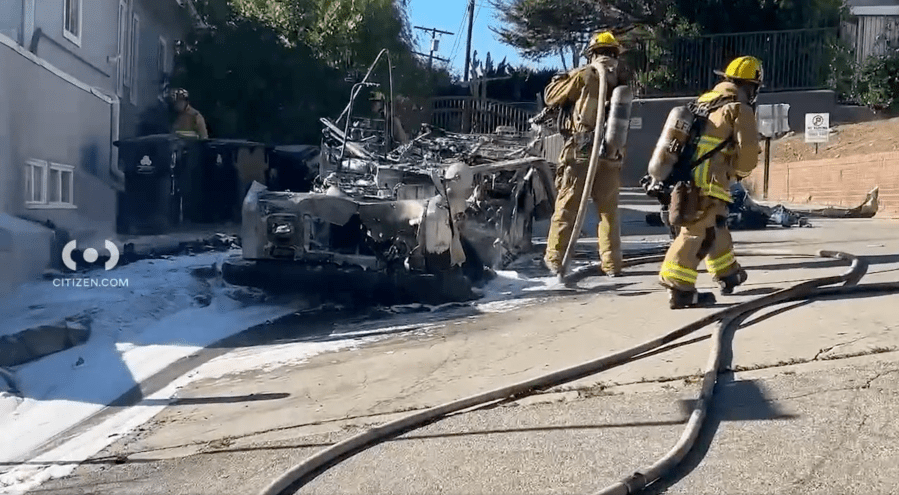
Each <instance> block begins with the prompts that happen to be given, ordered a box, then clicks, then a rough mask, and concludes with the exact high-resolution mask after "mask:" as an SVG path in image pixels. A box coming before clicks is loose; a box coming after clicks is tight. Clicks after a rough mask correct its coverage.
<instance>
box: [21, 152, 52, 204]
mask: <svg viewBox="0 0 899 495" xmlns="http://www.w3.org/2000/svg"><path fill="white" fill-rule="evenodd" d="M48 168H49V165H48V164H47V162H44V161H41V160H28V162H27V163H26V164H25V204H27V205H29V206H31V205H42V204H46V203H47V189H46V180H45V178H46V177H47V169H48Z"/></svg>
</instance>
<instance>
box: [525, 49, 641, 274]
mask: <svg viewBox="0 0 899 495" xmlns="http://www.w3.org/2000/svg"><path fill="white" fill-rule="evenodd" d="M623 52H624V50H623V47H622V46H621V44H620V43H619V42H618V40H617V39H615V36H614V35H613V34H612V33H610V32H602V33H597V34H596V35H594V36H593V38H592V39H591V40H590V44H589V45H588V46H587V49H586V51H585V55H586V56H587V57H588V60H589V63H588V64H587V65H584V66H582V67H578V68H576V69H574V70H572V71H570V72H568V73H567V74H560V75H558V76H556V77H555V78H553V80H552V81H551V82H550V84H549V85H548V86H547V87H546V90H545V91H544V99H545V102H546V105H547V107H548V108H559V109H561V121H560V123H559V127H560V130H561V133H562V135H563V137H564V138H565V142H564V144H563V147H562V153H561V155H560V157H559V167H558V170H557V171H556V189H557V191H558V194H557V199H556V206H555V211H554V212H553V216H552V220H551V223H550V228H549V235H548V237H547V242H546V253H545V254H544V257H543V261H544V264H545V265H546V268H547V269H549V270H550V271H551V272H553V273H554V274H559V272H560V270H561V269H562V259H563V257H564V256H565V250H566V249H567V247H568V243H569V240H570V239H571V236H572V234H573V232H572V230H573V229H574V223H575V220H576V217H577V211H578V206H579V205H580V201H581V198H582V196H583V194H584V186H585V184H584V183H585V181H586V176H587V168H588V166H589V163H590V154H591V151H592V148H593V133H594V127H595V124H596V122H595V121H596V110H597V108H596V105H597V103H598V99H599V77H600V74H601V72H600V71H603V70H604V69H603V67H605V77H606V78H607V92H606V96H605V100H606V101H605V103H606V104H608V102H609V99H610V98H611V95H612V90H613V89H615V87H617V86H619V85H623V84H626V83H627V82H628V80H629V79H630V78H629V76H628V75H626V73H625V69H624V67H623V64H620V63H619V56H620V55H621V54H622V53H623ZM606 115H608V113H607V114H606ZM603 158H607V159H603ZM608 158H614V159H608ZM620 158H621V157H600V161H599V168H598V169H597V171H596V177H595V180H594V182H593V184H592V191H591V196H592V199H593V202H594V203H595V205H596V207H597V210H598V212H599V216H600V223H599V255H600V259H601V261H602V269H603V272H604V273H605V274H606V275H608V276H610V277H617V276H619V275H621V268H622V266H621V227H620V224H619V218H618V189H619V186H620V183H621V159H620Z"/></svg>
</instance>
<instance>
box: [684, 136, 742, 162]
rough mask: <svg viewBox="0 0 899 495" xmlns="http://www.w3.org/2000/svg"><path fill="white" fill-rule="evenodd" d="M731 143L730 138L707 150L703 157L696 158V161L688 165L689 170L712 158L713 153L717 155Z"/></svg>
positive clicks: (731, 139)
mask: <svg viewBox="0 0 899 495" xmlns="http://www.w3.org/2000/svg"><path fill="white" fill-rule="evenodd" d="M731 141H733V138H732V137H729V138H727V139H725V140H724V141H721V142H720V143H718V146H715V147H714V148H712V149H711V150H709V151H708V152H707V153H706V154H704V155H702V156H701V157H699V158H697V159H696V160H694V161H693V163H691V164H690V168H693V167H696V166H698V165H699V164H700V163H702V162H704V161H706V160H708V159H709V158H711V157H712V155H714V154H715V153H718V152H719V151H721V150H723V149H724V148H725V147H726V146H727V145H729V144H730V143H731Z"/></svg>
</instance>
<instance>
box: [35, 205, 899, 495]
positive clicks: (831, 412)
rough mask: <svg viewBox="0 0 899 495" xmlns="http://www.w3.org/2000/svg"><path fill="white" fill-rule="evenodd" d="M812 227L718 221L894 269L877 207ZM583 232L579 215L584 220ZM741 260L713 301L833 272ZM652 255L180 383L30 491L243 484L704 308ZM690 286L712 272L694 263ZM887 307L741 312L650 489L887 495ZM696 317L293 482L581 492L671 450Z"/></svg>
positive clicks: (891, 403)
mask: <svg viewBox="0 0 899 495" xmlns="http://www.w3.org/2000/svg"><path fill="white" fill-rule="evenodd" d="M635 211H637V210H635ZM628 218H629V217H628V216H625V222H626V224H625V226H624V231H625V233H628V232H630V236H631V238H634V237H643V238H647V237H651V235H653V234H651V233H646V232H645V231H642V230H640V229H641V227H640V226H636V225H630V226H628V225H627V222H628ZM630 218H635V215H631V217H630ZM640 218H641V219H642V216H640ZM815 225H816V227H815V228H811V229H778V228H775V229H769V230H767V231H764V232H735V233H734V238H735V240H736V242H737V250H738V252H739V251H740V250H744V251H745V250H747V249H776V250H778V251H784V250H791V251H795V252H798V253H813V252H815V251H816V250H817V249H821V248H823V247H826V248H828V249H841V250H845V251H848V252H850V253H853V254H857V255H865V256H868V257H869V260H870V261H871V265H870V267H869V270H868V272H869V275H867V276H866V277H865V278H864V279H863V281H862V283H869V282H883V281H893V280H895V279H896V272H897V271H899V255H897V254H896V252H895V246H899V229H896V224H895V222H891V221H884V220H818V221H816V222H815ZM585 230H587V231H594V230H593V226H592V225H590V224H589V222H588V225H587V227H585ZM635 231H636V233H635ZM640 232H642V233H640ZM626 239H627V238H626ZM870 239H877V241H876V242H877V244H872V241H871V240H870ZM584 242H585V243H591V245H592V242H593V241H591V240H585V241H584ZM887 246H890V247H887ZM534 260H539V254H535V256H534ZM532 261H533V260H532ZM740 261H741V263H743V264H744V265H745V266H746V267H747V269H748V270H749V275H750V278H749V281H748V283H747V284H746V286H745V287H744V288H742V290H743V294H742V295H741V293H740V292H739V291H738V293H737V294H735V295H734V296H733V297H730V298H727V299H725V298H719V301H720V302H730V301H733V302H742V301H745V300H748V299H749V298H750V297H754V296H757V295H760V294H765V293H770V292H771V291H773V290H776V289H779V288H782V287H785V286H788V285H791V284H794V283H797V282H799V281H804V280H808V279H810V278H813V277H820V276H826V275H833V274H837V273H840V272H842V271H845V270H846V266H845V264H844V263H840V262H832V261H826V260H820V259H812V258H799V257H794V256H774V257H772V256H757V257H746V256H743V257H740ZM534 262H535V263H539V261H534ZM657 269H658V266H657V265H646V266H638V267H634V268H632V269H630V270H628V273H627V275H628V276H627V277H625V278H623V279H618V280H616V281H614V284H616V285H617V284H626V285H624V286H623V287H619V288H618V289H617V290H614V291H603V290H596V289H597V288H600V289H601V288H602V287H603V286H604V284H607V285H611V284H613V282H610V281H607V280H605V279H599V278H597V277H590V278H587V279H585V280H583V281H581V282H580V290H577V291H566V292H564V293H558V294H555V295H554V294H552V291H541V293H540V294H541V295H540V297H538V298H536V299H534V300H532V301H530V303H529V304H528V305H525V306H523V307H520V308H518V309H516V310H514V311H509V312H505V313H485V314H459V315H456V316H453V317H449V316H448V317H447V318H446V320H445V321H444V322H442V323H444V325H441V326H439V327H433V328H432V329H431V330H429V331H428V332H424V333H421V332H418V333H416V332H410V333H407V334H398V335H395V336H393V337H392V338H390V339H386V340H382V341H379V342H376V343H372V344H369V345H366V346H362V347H360V348H356V349H352V350H346V351H339V352H336V353H329V354H322V355H319V356H316V357H313V358H311V359H309V360H308V361H307V362H305V363H301V364H291V365H285V366H281V367H276V368H274V369H269V370H266V371H264V372H263V371H258V372H249V373H246V372H245V373H240V374H233V375H228V376H224V377H222V378H219V379H216V380H205V381H199V382H195V383H193V384H192V385H190V386H188V387H185V388H184V389H181V390H180V391H179V394H178V396H179V397H180V398H198V399H203V398H207V399H213V400H207V401H199V402H206V403H194V404H185V405H173V406H169V407H167V408H166V409H165V410H163V411H162V412H161V413H160V414H158V415H157V416H156V418H154V419H153V420H152V421H151V422H150V423H149V424H147V425H144V427H143V428H141V430H139V431H137V432H134V433H132V434H129V435H126V436H124V437H123V438H121V439H120V440H118V441H117V442H116V443H114V444H113V445H112V446H110V447H109V448H108V449H106V451H104V452H102V453H100V454H98V455H97V456H95V458H94V459H93V460H92V461H89V462H87V463H85V464H83V465H82V466H80V467H79V468H78V469H77V470H76V471H75V472H74V473H73V474H72V475H71V476H70V477H68V478H65V479H62V480H54V481H51V482H48V483H47V484H45V485H44V486H43V487H42V488H41V489H40V490H37V491H34V492H33V493H61V494H73V495H81V494H83V495H86V494H106V493H109V494H113V493H114V494H130V493H134V494H137V493H183V494H198V495H199V494H207V493H249V494H252V493H256V492H258V491H259V490H260V489H261V488H262V487H263V486H265V485H266V484H267V483H268V482H269V481H271V480H272V479H274V478H275V477H277V476H278V475H280V474H281V473H282V472H283V471H284V470H286V469H288V468H289V467H291V465H292V464H293V463H295V462H298V461H300V460H302V459H303V458H305V457H307V456H309V455H311V454H312V453H314V452H316V451H317V450H318V449H321V448H322V447H323V446H325V445H327V444H329V443H331V442H335V441H339V440H341V439H343V438H346V437H347V436H349V435H350V434H352V433H354V432H357V431H358V429H359V428H361V427H364V426H365V425H375V424H379V423H382V422H384V421H386V420H389V419H392V418H394V417H397V415H398V414H399V413H401V412H403V411H410V410H415V409H421V408H424V407H429V406H434V405H437V404H440V403H443V402H447V401H450V400H453V399H456V398H459V397H463V396H467V395H471V394H473V393H476V392H481V391H485V390H488V389H492V388H496V387H499V386H503V385H508V384H511V383H513V382H517V381H521V380H524V379H527V378H532V377H535V376H537V375H541V374H544V373H546V372H549V371H555V370H557V369H560V368H564V367H568V366H571V365H574V364H577V363H580V362H584V361H587V360H590V359H594V358H596V357H598V356H601V355H605V354H609V353H610V352H613V351H616V350H620V349H623V348H626V347H630V346H632V345H635V344H637V343H640V342H643V341H645V340H648V339H650V338H653V337H655V336H657V335H658V334H660V333H662V332H665V331H669V330H671V329H673V328H674V327H676V326H680V325H683V324H686V323H688V322H690V321H692V320H694V319H697V318H699V317H701V316H703V315H704V314H706V313H707V312H708V311H709V310H686V311H679V312H671V311H670V310H668V309H667V304H666V301H665V294H664V292H663V291H662V290H661V289H660V287H658V285H657V284H656V282H655V273H656V270H657ZM699 284H700V286H701V287H703V288H707V289H711V288H712V287H713V285H712V283H711V280H710V279H709V277H708V276H707V275H701V276H700V281H699ZM747 293H748V294H750V295H747ZM624 296H628V297H624ZM896 301H899V296H897V295H877V296H865V297H854V298H851V299H835V298H831V299H827V300H824V299H821V300H814V301H811V302H803V303H787V304H782V305H778V306H774V307H770V308H767V309H766V310H764V311H761V312H759V313H756V314H755V315H754V316H752V317H751V318H750V319H748V320H747V321H746V322H744V324H743V325H742V327H741V328H740V330H738V331H737V332H736V334H735V335H734V337H733V342H732V345H731V346H730V352H728V353H727V354H728V355H727V357H726V359H725V364H726V368H727V369H730V370H734V372H726V373H722V374H721V375H720V376H719V385H718V388H717V389H716V390H717V392H716V400H715V405H714V407H713V410H712V411H711V413H710V417H711V420H710V426H709V427H708V428H706V430H705V431H704V432H703V434H702V435H701V438H700V441H699V442H698V446H697V449H696V451H695V453H693V454H691V456H690V457H688V459H687V460H686V461H685V462H684V467H683V468H682V470H681V472H680V473H679V474H678V475H677V476H675V478H673V479H670V480H665V481H663V482H662V483H661V484H660V485H659V486H657V487H656V488H654V490H656V492H658V493H661V490H662V489H663V488H665V489H667V490H668V491H667V492H665V493H691V494H699V493H702V494H705V493H709V494H711V493H728V494H742V493H746V494H750V493H752V494H755V493H803V494H806V493H816V494H817V493H820V494H825V493H826V494H832V493H840V494H854V493H859V494H861V493H865V494H872V493H893V492H895V490H894V488H893V487H895V486H896V484H897V482H899V452H897V450H899V448H897V446H896V439H899V426H897V425H899V424H897V423H896V422H895V421H894V418H895V417H896V414H897V412H899V401H897V397H899V385H897V383H899V374H897V373H899V364H897V363H899V359H897V356H899V353H897V352H896V351H897V349H899V332H897V329H899V309H897V305H896V304H895V303H896ZM433 317H434V316H433V315H427V318H431V319H433ZM406 318H407V319H406V320H405V321H404V324H407V323H408V324H411V323H415V321H414V320H415V318H418V316H416V315H411V316H409V315H407V316H406ZM421 318H425V316H421ZM427 323H433V321H430V320H429V321H428V322H427ZM386 324H387V323H385V325H386ZM335 330H339V329H337V328H335ZM711 330H712V328H711V327H708V328H706V329H704V330H702V331H699V332H697V333H695V334H692V335H689V336H687V337H685V339H682V340H683V341H688V342H691V343H689V344H688V345H682V343H681V342H676V343H674V344H672V345H670V346H668V348H667V350H666V352H664V353H660V354H656V355H652V356H649V357H645V358H642V359H639V360H637V361H635V362H632V363H630V364H628V365H625V366H622V367H618V368H615V369H612V370H609V371H607V372H604V373H601V374H598V375H594V376H591V377H587V378H584V379H581V380H578V381H576V382H572V383H569V384H566V385H564V386H562V387H558V388H556V389H553V390H550V391H547V392H546V393H543V394H540V395H537V396H533V397H528V398H524V399H522V400H520V401H518V402H516V403H513V405H505V406H501V407H494V408H491V409H484V410H478V411H475V412H471V413H468V414H464V415H460V416H455V417H452V418H447V419H446V420H443V421H440V422H438V423H435V424H433V425H431V426H429V427H427V428H424V429H421V430H417V431H415V432H413V433H410V434H408V435H407V436H406V437H404V439H403V440H400V441H392V442H388V443H385V444H382V445H379V446H376V447H374V448H372V449H371V450H369V451H367V452H365V453H363V454H360V455H359V456H357V457H355V458H352V459H350V460H348V461H346V462H345V463H344V464H341V465H339V466H337V467H335V468H334V469H332V470H331V471H328V472H327V473H325V474H324V475H322V476H321V477H320V478H319V479H317V480H315V481H314V482H313V483H312V484H310V485H309V486H308V487H306V488H305V489H304V490H303V491H301V492H300V493H320V494H337V493H347V494H349V493H354V494H355V493H358V494H375V493H395V494H413V493H414V494H419V493H429V494H458V495H463V494H465V495H468V494H474V493H477V494H488V493H491V494H492V493H496V494H500V493H503V494H505V493H516V494H518V493H520V494H538V493H539V494H544V493H547V494H549V493H580V492H588V491H593V490H596V489H598V488H601V487H602V486H605V485H607V484H609V483H611V482H613V481H617V480H618V479H620V478H622V477H624V476H626V475H627V474H630V473H632V472H634V471H635V470H637V469H639V468H641V467H643V466H645V465H647V464H648V463H651V462H653V461H654V460H655V459H656V458H657V457H659V456H660V455H662V454H664V453H665V452H666V451H667V450H668V449H670V448H671V446H673V445H674V442H675V441H676V440H677V438H678V436H679V435H680V433H681V431H682V429H683V427H684V423H685V421H686V417H687V414H688V412H687V410H686V409H685V406H684V404H685V402H683V401H690V400H692V399H695V397H696V396H697V395H698V393H699V390H698V377H699V376H701V369H702V368H703V367H704V365H705V363H706V360H707V355H708V352H709V346H710V341H709V338H708V336H709V335H710V334H711ZM250 394H287V395H288V396H286V397H284V398H281V399H278V400H270V401H256V402H247V403H227V404H225V403H218V404H217V403H214V402H215V401H214V398H216V397H222V396H242V395H250ZM413 438H414V439H413ZM660 487H662V488H660Z"/></svg>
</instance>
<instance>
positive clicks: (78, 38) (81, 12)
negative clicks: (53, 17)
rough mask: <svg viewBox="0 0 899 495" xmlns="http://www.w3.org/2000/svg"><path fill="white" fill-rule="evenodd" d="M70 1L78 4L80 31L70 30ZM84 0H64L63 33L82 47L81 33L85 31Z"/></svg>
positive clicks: (66, 37)
mask: <svg viewBox="0 0 899 495" xmlns="http://www.w3.org/2000/svg"><path fill="white" fill-rule="evenodd" d="M69 2H75V4H76V5H77V6H78V19H77V23H78V32H77V33H73V32H71V31H69V26H68V24H69V23H68V21H69V9H68V7H69ZM83 20H84V0H62V35H63V37H64V38H65V39H67V40H69V41H71V42H72V43H73V44H74V45H75V46H77V47H79V48H81V35H82V33H83V32H84V23H83V22H82V21H83Z"/></svg>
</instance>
